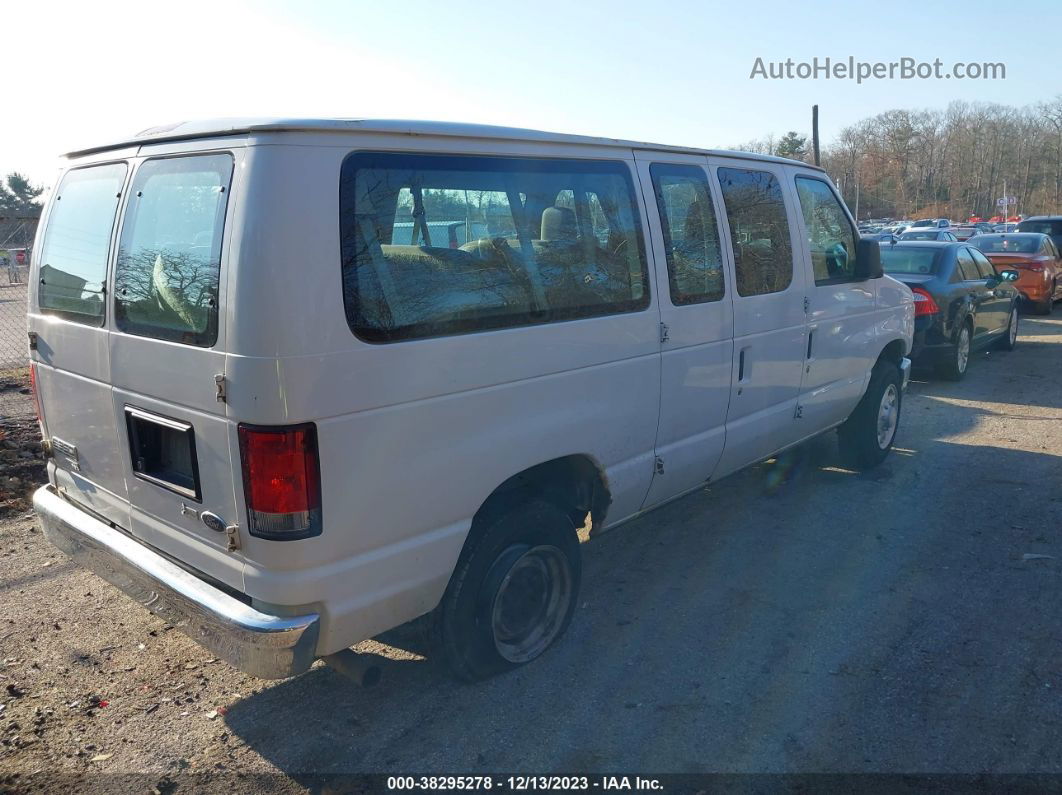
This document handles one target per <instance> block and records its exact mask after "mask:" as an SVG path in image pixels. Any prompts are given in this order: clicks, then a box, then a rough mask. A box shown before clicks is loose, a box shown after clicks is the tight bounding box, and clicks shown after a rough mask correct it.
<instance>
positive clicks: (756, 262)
mask: <svg viewBox="0 0 1062 795" xmlns="http://www.w3.org/2000/svg"><path fill="white" fill-rule="evenodd" d="M717 173H718V176H719V184H720V185H721V186H722V188H723V204H724V205H725V207H726V214H727V218H729V220H730V239H731V242H732V243H733V245H734V271H735V273H736V275H737V291H738V295H742V296H750V295H765V294H767V293H780V292H782V291H783V290H785V289H786V288H787V287H789V285H790V284H791V283H792V281H793V248H792V243H791V241H790V237H789V221H788V220H787V218H786V214H785V201H784V200H783V199H782V187H781V185H780V184H779V183H778V180H777V179H775V177H774V175H773V174H771V173H769V172H767V171H753V170H750V169H740V168H720V169H719V170H718V172H717Z"/></svg>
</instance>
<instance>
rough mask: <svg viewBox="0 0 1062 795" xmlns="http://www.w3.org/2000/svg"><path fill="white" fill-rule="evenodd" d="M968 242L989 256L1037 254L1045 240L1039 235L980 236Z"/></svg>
mask: <svg viewBox="0 0 1062 795" xmlns="http://www.w3.org/2000/svg"><path fill="white" fill-rule="evenodd" d="M966 242H967V243H969V244H970V245H971V246H977V247H978V248H979V249H981V251H984V252H987V253H989V254H1006V253H1008V252H1013V253H1014V254H1035V253H1037V252H1038V251H1039V250H1040V245H1041V243H1042V242H1043V238H1042V237H1040V236H1039V235H978V236H977V237H971V238H970V239H969V240H968V241H966Z"/></svg>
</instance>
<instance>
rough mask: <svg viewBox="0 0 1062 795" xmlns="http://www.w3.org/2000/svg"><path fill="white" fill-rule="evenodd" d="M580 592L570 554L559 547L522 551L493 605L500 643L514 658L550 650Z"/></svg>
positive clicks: (520, 660)
mask: <svg viewBox="0 0 1062 795" xmlns="http://www.w3.org/2000/svg"><path fill="white" fill-rule="evenodd" d="M573 598H574V592H573V590H572V572H571V567H570V566H569V565H568V559H567V558H566V557H565V556H564V553H563V552H561V551H560V550H559V549H558V548H557V547H555V546H551V545H542V546H537V547H532V548H530V549H528V550H527V551H526V552H524V553H523V554H522V555H520V557H518V558H517V559H516V560H515V561H514V562H513V565H512V566H511V567H510V568H509V571H508V572H506V574H505V577H504V579H502V581H501V583H500V584H499V586H498V590H497V592H496V593H495V596H494V604H493V606H492V608H491V632H492V633H493V636H494V647H495V648H496V649H497V650H498V654H500V655H501V656H502V657H503V658H505V659H506V660H508V661H509V662H511V663H525V662H529V661H530V660H533V659H535V658H536V657H537V656H538V655H540V654H541V653H542V652H544V651H545V650H546V649H547V648H549V645H550V644H551V643H552V642H553V641H554V639H555V638H556V637H557V635H559V634H560V631H561V627H562V625H563V623H564V618H565V616H566V615H567V614H568V608H569V607H570V605H571V602H572V599H573Z"/></svg>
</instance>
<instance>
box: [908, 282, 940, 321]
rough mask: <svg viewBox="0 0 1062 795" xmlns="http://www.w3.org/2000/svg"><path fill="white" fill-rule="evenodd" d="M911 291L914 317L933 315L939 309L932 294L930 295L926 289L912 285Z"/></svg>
mask: <svg viewBox="0 0 1062 795" xmlns="http://www.w3.org/2000/svg"><path fill="white" fill-rule="evenodd" d="M911 293H912V294H913V295H914V302H915V317H921V316H922V315H935V314H936V313H937V312H939V311H940V307H939V306H937V302H936V301H934V300H933V296H931V295H930V294H929V293H928V292H927V291H926V290H923V289H922V288H921V287H912V288H911Z"/></svg>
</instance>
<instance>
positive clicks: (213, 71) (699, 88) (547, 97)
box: [0, 0, 1062, 185]
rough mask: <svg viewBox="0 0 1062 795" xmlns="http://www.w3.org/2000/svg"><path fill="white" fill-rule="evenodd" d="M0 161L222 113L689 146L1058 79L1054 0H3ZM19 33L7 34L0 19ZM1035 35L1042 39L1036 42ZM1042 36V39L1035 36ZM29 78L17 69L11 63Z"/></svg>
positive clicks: (1058, 16)
mask: <svg viewBox="0 0 1062 795" xmlns="http://www.w3.org/2000/svg"><path fill="white" fill-rule="evenodd" d="M3 19H4V23H5V24H4V27H5V30H6V31H8V35H6V36H5V39H6V40H7V41H8V42H12V41H14V42H17V46H16V51H17V54H16V55H14V56H12V55H11V53H12V49H11V48H10V46H9V48H8V53H9V57H8V59H7V63H6V65H5V69H4V71H5V73H6V74H7V75H8V76H9V77H11V76H17V77H18V79H14V80H8V81H5V83H6V84H5V86H4V105H5V108H6V112H5V113H4V114H3V121H2V122H0V174H6V173H8V172H10V171H13V170H17V171H20V172H22V173H24V174H26V175H28V176H29V177H30V178H31V179H33V180H34V181H35V182H37V183H40V184H44V185H51V183H52V182H54V179H55V174H56V170H57V168H58V166H59V159H58V157H59V155H60V154H61V153H63V152H65V151H69V150H72V149H78V148H84V147H87V146H91V145H94V144H97V143H100V142H106V141H109V140H112V139H115V138H120V137H124V136H127V135H130V134H132V133H135V132H137V131H139V130H142V129H144V128H147V127H152V126H155V125H160V124H165V123H170V122H175V121H182V120H189V119H196V118H210V117H217V116H284V117H306V116H326V117H334V116H338V117H348V118H349V117H354V118H390V119H394V118H402V119H410V118H413V119H438V120H446V121H465V122H478V123H486V124H502V125H509V126H519V127H532V128H537V129H545V130H554V131H559V132H569V133H584V134H591V135H604V136H608V137H615V138H629V139H635V140H646V141H655V142H660V143H667V144H682V145H690V146H703V147H727V146H735V145H739V144H741V143H744V142H747V141H749V140H752V139H758V138H763V137H765V136H767V135H768V134H774V135H776V136H779V135H781V134H783V133H785V132H786V131H787V130H797V131H799V132H801V133H806V132H808V131H810V127H811V120H810V117H811V106H812V105H813V104H816V103H817V104H818V105H819V112H820V129H821V135H822V140H823V143H824V145H825V144H828V143H829V142H830V141H831V140H832V139H833V138H834V136H836V135H837V133H838V132H839V131H840V130H841V129H842V128H844V127H845V126H847V125H849V124H852V123H854V122H857V121H859V120H860V119H862V118H865V117H868V116H872V115H874V114H877V113H880V112H882V111H885V110H889V109H892V108H900V107H902V108H944V107H946V106H947V104H948V103H949V102H951V101H953V100H966V101H977V100H981V101H986V102H998V103H1003V104H1010V105H1019V106H1020V105H1027V104H1034V103H1036V102H1040V101H1044V100H1047V99H1050V98H1051V97H1053V96H1055V95H1057V94H1060V93H1062V80H1060V78H1062V65H1060V64H1062V62H1060V60H1059V59H1058V58H1057V55H1056V51H1057V46H1056V41H1057V34H1056V31H1058V30H1060V29H1062V3H1059V2H1057V0H1026V1H1025V2H1022V3H1021V4H1005V3H1001V2H999V1H998V0H996V2H981V1H980V0H964V2H958V3H955V2H934V3H928V2H924V0H923V2H907V0H895V1H893V2H888V3H874V4H857V3H852V2H850V0H849V2H833V0H822V1H821V2H796V0H788V1H787V2H780V1H778V2H776V1H775V0H755V2H738V1H736V0H732V1H731V2H715V1H714V0H699V1H697V0H691V1H689V2H687V0H674V1H672V2H669V1H668V0H657V1H656V2H650V3H645V2H639V3H633V2H626V3H624V2H617V1H616V0H612V2H599V1H598V0H582V2H579V1H578V0H567V1H566V2H555V1H554V0H536V1H535V2H530V3H529V2H505V1H504V0H469V1H468V2H462V0H450V1H449V2H446V3H440V2H437V0H436V2H421V0H371V1H370V2H361V1H357V0H356V1H354V2H351V1H349V0H348V2H338V1H336V0H320V1H319V2H314V0H301V2H288V1H287V0H257V1H253V0H211V1H210V2H204V0H182V1H181V2H180V3H165V4H163V3H146V2H142V0H141V1H140V2H124V1H123V2H117V1H115V2H108V0H97V2H93V3H84V2H77V3H73V2H72V3H55V2H48V0H35V1H34V2H24V3H17V4H13V3H12V4H8V5H7V7H5V10H4V12H3ZM11 31H15V32H16V35H11V34H10V32H11ZM1040 39H1042V41H1039V40H1040ZM1038 41H1039V45H1038V44H1037V42H1038ZM849 56H852V57H854V58H855V59H856V60H857V61H866V62H875V61H882V62H889V61H896V60H899V59H900V58H903V57H909V58H913V59H915V60H916V61H919V62H922V61H924V62H932V61H933V60H934V59H937V58H939V59H940V60H941V61H942V62H943V65H944V66H943V70H944V71H945V72H946V71H950V69H951V66H952V64H954V63H955V62H957V61H961V62H964V63H970V62H978V63H980V62H1002V63H1004V64H1005V65H1006V79H1003V80H969V79H968V80H957V79H944V78H939V79H935V78H934V79H928V80H919V79H914V80H900V79H894V80H888V79H886V80H870V81H867V82H863V83H862V84H857V83H856V82H855V81H849V80H837V79H806V80H801V79H795V78H794V79H787V80H764V79H762V78H751V77H750V75H751V73H752V71H753V67H754V66H755V64H756V59H757V58H762V59H763V62H764V64H765V65H766V64H767V63H769V62H779V61H785V60H786V59H787V58H792V59H793V60H794V62H801V61H810V60H811V59H812V58H814V57H818V58H819V60H820V63H821V62H823V61H824V59H825V58H827V57H830V58H832V59H833V60H834V61H838V60H847V59H848V58H849ZM23 71H24V74H23Z"/></svg>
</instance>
